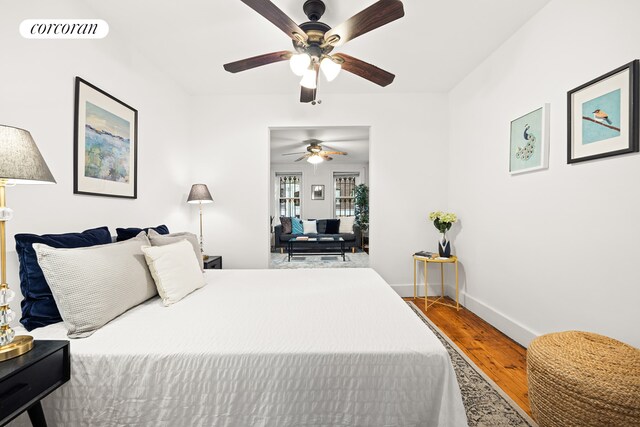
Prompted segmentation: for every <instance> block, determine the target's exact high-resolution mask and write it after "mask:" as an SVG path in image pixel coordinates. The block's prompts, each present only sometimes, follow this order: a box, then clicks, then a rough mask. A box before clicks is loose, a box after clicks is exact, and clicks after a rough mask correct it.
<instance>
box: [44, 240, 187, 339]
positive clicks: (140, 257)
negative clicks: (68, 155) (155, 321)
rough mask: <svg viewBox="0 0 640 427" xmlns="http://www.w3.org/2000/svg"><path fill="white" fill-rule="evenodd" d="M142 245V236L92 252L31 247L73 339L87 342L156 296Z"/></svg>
mask: <svg viewBox="0 0 640 427" xmlns="http://www.w3.org/2000/svg"><path fill="white" fill-rule="evenodd" d="M142 246H149V239H147V236H146V235H145V234H144V233H140V235H139V236H137V237H135V238H133V239H129V240H126V241H124V242H119V243H110V244H107V245H99V246H92V247H88V248H76V249H57V248H52V247H51V246H47V245H44V244H41V243H36V244H34V245H33V249H34V250H35V251H36V255H37V257H38V264H40V267H42V271H43V273H44V277H45V278H46V279H47V283H48V284H49V286H50V287H51V291H52V293H53V298H54V299H55V301H56V304H57V305H58V308H59V309H60V314H61V316H62V320H63V321H64V324H65V326H66V327H67V336H68V337H69V338H82V337H88V336H89V335H91V334H93V333H94V332H95V331H96V330H97V329H99V328H101V327H102V326H104V325H105V324H106V323H108V322H109V321H111V320H113V319H115V318H116V317H118V316H119V315H121V314H122V313H124V312H125V311H127V310H129V309H130V308H132V307H135V306H136V305H138V304H140V303H141V302H143V301H146V300H148V299H149V298H151V297H153V296H154V295H156V294H157V293H158V292H157V290H156V285H155V283H154V282H153V278H152V277H151V274H150V273H149V268H147V263H146V261H145V259H144V253H143V252H142V249H141V248H142ZM193 263H194V264H195V263H196V261H195V259H194V260H193Z"/></svg>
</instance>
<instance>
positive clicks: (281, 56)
mask: <svg viewBox="0 0 640 427" xmlns="http://www.w3.org/2000/svg"><path fill="white" fill-rule="evenodd" d="M291 55H292V53H291V52H289V51H288V50H281V51H280V52H271V53H265V54H264V55H258V56H254V57H251V58H245V59H241V60H240V61H236V62H230V63H228V64H224V69H225V70H227V71H228V72H230V73H238V72H240V71H245V70H250V69H251V68H256V67H261V66H263V65H267V64H273V63H274V62H280V61H286V60H287V59H289V58H291Z"/></svg>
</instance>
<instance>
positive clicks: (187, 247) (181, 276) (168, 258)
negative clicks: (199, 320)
mask: <svg viewBox="0 0 640 427" xmlns="http://www.w3.org/2000/svg"><path fill="white" fill-rule="evenodd" d="M142 251H143V252H144V257H145V259H146V260H147V264H148V265H149V270H150V271H151V276H152V277H153V280H154V281H155V282H156V287H157V288H158V293H159V294H160V298H162V303H163V304H164V305H165V306H168V305H171V304H173V303H175V302H178V301H180V300H181V299H182V298H184V297H185V296H187V295H188V294H190V293H191V292H193V291H195V290H196V289H198V288H201V287H203V286H204V275H203V274H202V271H201V270H200V269H199V266H198V263H197V262H196V260H195V259H194V258H193V254H192V253H191V252H192V251H193V249H192V247H191V244H190V243H189V242H187V241H186V240H182V241H180V242H177V243H171V244H169V245H165V246H155V247H153V246H148V247H143V248H142Z"/></svg>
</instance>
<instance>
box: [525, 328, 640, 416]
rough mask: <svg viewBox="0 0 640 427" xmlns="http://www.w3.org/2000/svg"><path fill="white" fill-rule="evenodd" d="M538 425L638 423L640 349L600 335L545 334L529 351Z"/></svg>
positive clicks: (532, 408)
mask: <svg viewBox="0 0 640 427" xmlns="http://www.w3.org/2000/svg"><path fill="white" fill-rule="evenodd" d="M527 374H528V377H529V378H528V380H529V401H530V403H531V411H532V413H533V416H534V418H535V419H536V421H537V422H538V424H540V427H550V426H553V427H556V426H557V427H570V426H576V427H588V426H593V427H601V426H616V427H622V426H634V427H638V426H640V350H638V349H637V348H634V347H631V346H629V345H627V344H624V343H621V342H620V341H616V340H614V339H611V338H607V337H604V336H602V335H597V334H592V333H588V332H577V331H568V332H560V333H554V334H548V335H543V336H541V337H539V338H536V339H535V340H533V342H531V344H530V346H529V348H528V350H527Z"/></svg>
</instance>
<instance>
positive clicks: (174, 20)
mask: <svg viewBox="0 0 640 427" xmlns="http://www.w3.org/2000/svg"><path fill="white" fill-rule="evenodd" d="M548 2H549V0H518V1H515V0H404V2H403V3H404V10H405V16H404V17H403V18H401V19H399V20H397V21H395V22H392V23H390V24H387V25H386V26H383V27H381V28H378V29H376V30H374V31H372V32H370V33H367V34H364V35H362V36H360V37H359V38H357V39H355V40H352V41H350V42H348V43H347V44H345V45H344V46H342V47H340V48H338V49H336V50H335V52H344V53H347V54H349V55H352V56H355V57H357V58H359V59H361V60H363V61H366V62H370V63H372V64H374V65H377V66H378V67H380V68H383V69H385V70H387V71H389V72H392V73H394V74H395V75H396V79H395V81H394V82H393V83H392V84H391V85H390V86H388V87H386V88H380V87H378V86H377V85H374V84H373V83H370V82H368V81H366V80H363V79H361V78H359V77H357V76H354V75H352V74H350V73H347V72H342V73H341V74H340V75H339V76H338V78H337V79H336V80H334V81H333V82H331V83H326V82H321V86H320V91H322V92H327V93H383V92H440V91H448V90H449V89H451V88H452V87H453V86H455V84H456V83H458V82H459V81H460V80H461V79H462V78H464V77H465V76H466V75H467V74H468V73H469V72H471V71H472V70H473V69H474V68H475V67H476V66H477V65H478V64H479V63H480V62H482V60H483V59H484V58H486V57H487V56H488V55H489V54H490V53H491V52H493V51H494V50H495V49H496V48H497V47H498V46H499V45H500V44H502V43H503V42H504V41H505V40H506V39H507V38H509V36H511V35H512V34H513V33H514V32H515V31H516V30H517V29H518V28H519V27H520V26H521V25H522V24H524V23H525V22H526V21H527V20H528V19H529V18H531V16H533V15H534V14H535V13H536V12H537V11H538V10H540V9H541V8H542V7H543V6H544V5H546V4H547V3H548ZM87 3H89V4H90V6H91V7H92V8H93V9H94V10H95V11H96V12H97V14H98V16H96V18H102V19H105V20H106V21H107V22H108V23H109V26H110V37H111V36H113V37H118V38H120V39H122V40H124V41H126V43H129V44H131V45H133V46H134V47H135V48H136V50H138V51H140V52H142V53H143V54H144V55H146V56H147V57H148V58H149V59H150V60H151V61H152V62H154V63H155V64H156V65H157V66H158V67H159V68H161V69H163V70H164V71H165V72H166V73H167V74H168V75H169V76H171V77H172V78H173V79H174V80H175V81H176V82H177V83H178V84H180V85H181V86H182V87H183V88H184V89H185V90H186V91H187V92H188V93H190V94H192V95H204V94H223V93H226V94H235V93H243V94H252V93H286V94H292V96H294V95H295V96H296V97H297V96H298V92H299V77H297V76H295V75H293V73H291V71H290V70H289V67H288V64H287V62H286V61H285V62H281V63H277V64H271V65H267V66H264V67H260V68H256V69H252V70H248V71H245V72H242V73H238V74H231V73H227V72H226V71H224V70H223V68H222V65H223V64H225V63H227V62H233V61H236V60H239V59H243V58H246V57H251V56H255V55H259V54H263V53H268V52H275V51H279V50H288V49H291V48H292V45H291V40H290V39H289V38H288V37H287V36H286V35H285V34H284V33H283V32H281V31H280V30H279V29H278V28H277V27H275V26H274V25H273V24H271V23H270V22H268V21H267V20H266V19H265V18H263V17H262V16H260V15H258V14H257V13H256V12H255V11H253V10H252V9H251V8H249V7H248V6H246V5H245V4H244V3H242V2H241V1H240V0H180V1H178V0H172V1H163V2H159V1H157V0H136V1H131V0H109V1H104V0H88V1H87ZM274 3H275V4H276V5H277V6H278V7H279V8H280V9H282V10H283V11H284V12H285V13H286V14H288V15H289V16H290V17H291V19H293V21H295V22H297V23H301V22H304V21H306V20H307V18H306V16H305V15H304V13H303V11H302V5H303V3H304V0H274ZM372 3H374V0H352V1H348V2H347V1H339V0H325V4H326V6H327V11H326V12H325V14H324V16H323V17H322V19H321V20H322V21H323V22H325V23H327V24H328V25H330V26H332V27H334V26H336V25H338V24H339V23H341V22H343V21H344V20H346V19H347V18H349V17H351V16H352V15H354V14H356V13H357V12H359V11H360V10H362V9H364V8H365V7H367V6H369V5H370V4H372Z"/></svg>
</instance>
